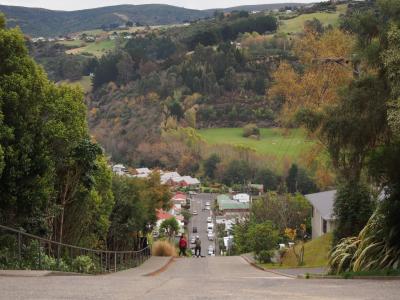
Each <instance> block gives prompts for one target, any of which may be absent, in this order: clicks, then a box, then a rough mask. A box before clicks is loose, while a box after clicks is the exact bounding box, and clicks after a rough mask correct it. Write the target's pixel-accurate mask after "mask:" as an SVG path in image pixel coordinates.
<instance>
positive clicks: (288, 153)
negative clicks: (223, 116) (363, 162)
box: [198, 128, 314, 158]
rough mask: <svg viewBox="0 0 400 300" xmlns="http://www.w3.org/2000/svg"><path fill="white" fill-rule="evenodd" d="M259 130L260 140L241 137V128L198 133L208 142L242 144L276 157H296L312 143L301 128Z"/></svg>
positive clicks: (208, 130) (213, 129)
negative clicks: (287, 130) (287, 131)
mask: <svg viewBox="0 0 400 300" xmlns="http://www.w3.org/2000/svg"><path fill="white" fill-rule="evenodd" d="M260 130H261V138H260V140H256V139H251V138H245V137H243V136H242V133H243V129H242V128H212V129H200V130H198V133H199V134H200V136H201V137H202V138H203V139H204V140H205V141H206V142H207V143H209V144H213V145H216V144H230V145H244V146H247V147H250V148H252V149H254V150H255V151H256V152H258V153H259V154H264V155H274V156H277V157H290V158H296V157H298V156H299V155H300V154H301V153H302V152H303V151H304V150H307V149H309V148H310V147H311V146H312V145H313V144H314V142H313V141H311V140H308V139H307V138H306V135H305V132H304V130H302V129H292V130H290V131H289V133H288V134H285V132H284V130H283V129H279V128H261V129H260Z"/></svg>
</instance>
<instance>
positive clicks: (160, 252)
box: [152, 240, 178, 257]
mask: <svg viewBox="0 0 400 300" xmlns="http://www.w3.org/2000/svg"><path fill="white" fill-rule="evenodd" d="M152 255H153V256H174V257H176V256H178V253H177V251H176V248H175V246H174V245H173V244H172V243H170V242H168V241H166V240H164V241H156V242H155V243H154V244H153V248H152Z"/></svg>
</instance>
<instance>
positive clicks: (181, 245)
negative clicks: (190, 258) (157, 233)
mask: <svg viewBox="0 0 400 300" xmlns="http://www.w3.org/2000/svg"><path fill="white" fill-rule="evenodd" d="M186 248H187V241H186V239H185V236H184V235H183V234H182V235H181V238H180V239H179V256H181V255H183V256H186Z"/></svg>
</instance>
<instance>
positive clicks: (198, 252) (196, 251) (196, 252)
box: [194, 236, 201, 257]
mask: <svg viewBox="0 0 400 300" xmlns="http://www.w3.org/2000/svg"><path fill="white" fill-rule="evenodd" d="M195 245H196V246H195V248H194V255H195V256H197V257H200V256H201V240H200V237H199V236H196V240H195Z"/></svg>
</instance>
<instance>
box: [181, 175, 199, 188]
mask: <svg viewBox="0 0 400 300" xmlns="http://www.w3.org/2000/svg"><path fill="white" fill-rule="evenodd" d="M179 185H180V186H182V187H185V186H190V187H192V188H199V187H200V181H199V180H198V179H197V178H193V177H191V176H183V177H181V178H180V182H179Z"/></svg>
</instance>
